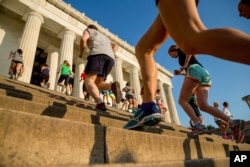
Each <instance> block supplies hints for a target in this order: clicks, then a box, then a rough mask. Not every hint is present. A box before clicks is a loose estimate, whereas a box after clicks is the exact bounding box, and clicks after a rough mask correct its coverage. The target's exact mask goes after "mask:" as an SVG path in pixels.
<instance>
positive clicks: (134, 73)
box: [130, 66, 142, 104]
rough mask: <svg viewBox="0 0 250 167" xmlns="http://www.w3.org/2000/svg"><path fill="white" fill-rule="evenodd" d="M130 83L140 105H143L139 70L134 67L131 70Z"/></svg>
mask: <svg viewBox="0 0 250 167" xmlns="http://www.w3.org/2000/svg"><path fill="white" fill-rule="evenodd" d="M130 83H131V87H132V88H134V90H135V95H136V99H137V100H138V104H140V103H141V101H142V99H141V96H140V92H141V86H140V81H139V68H138V67H135V66H132V67H131V69H130Z"/></svg>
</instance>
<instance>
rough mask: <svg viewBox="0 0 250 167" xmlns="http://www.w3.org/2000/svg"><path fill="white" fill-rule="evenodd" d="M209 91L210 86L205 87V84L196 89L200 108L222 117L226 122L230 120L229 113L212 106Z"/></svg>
mask: <svg viewBox="0 0 250 167" xmlns="http://www.w3.org/2000/svg"><path fill="white" fill-rule="evenodd" d="M208 92H209V87H204V86H200V87H198V88H197V90H196V96H197V102H198V105H199V107H200V109H201V110H202V111H204V112H207V113H208V114H210V115H213V116H215V117H217V118H220V119H222V120H223V121H225V122H228V120H229V119H230V118H229V117H228V116H227V115H225V114H224V113H223V112H221V111H220V110H219V109H217V108H215V107H213V106H210V105H209V104H208Z"/></svg>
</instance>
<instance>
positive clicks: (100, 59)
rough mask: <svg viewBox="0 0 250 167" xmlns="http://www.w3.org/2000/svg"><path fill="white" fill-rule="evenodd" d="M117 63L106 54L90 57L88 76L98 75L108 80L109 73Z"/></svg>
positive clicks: (87, 66) (87, 67)
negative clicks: (90, 74) (91, 74)
mask: <svg viewBox="0 0 250 167" xmlns="http://www.w3.org/2000/svg"><path fill="white" fill-rule="evenodd" d="M114 63H115V61H114V60H113V59H112V58H111V57H109V56H107V55H104V54H98V55H90V56H89V57H88V62H87V65H86V67H85V72H86V74H89V73H96V74H97V76H98V77H103V78H105V79H106V78H107V76H108V74H109V72H110V71H111V69H112V67H113V66H114Z"/></svg>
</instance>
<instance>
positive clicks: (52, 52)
mask: <svg viewBox="0 0 250 167" xmlns="http://www.w3.org/2000/svg"><path fill="white" fill-rule="evenodd" d="M57 50H58V49H56V48H55V47H53V46H49V47H48V48H47V53H48V56H47V60H46V63H47V64H48V65H49V67H50V72H49V74H50V79H49V83H50V88H49V89H51V90H55V88H56V85H57V79H58V78H57V67H58V57H59V53H58V51H57Z"/></svg>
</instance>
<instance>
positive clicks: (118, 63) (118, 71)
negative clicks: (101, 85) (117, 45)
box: [114, 57, 123, 84]
mask: <svg viewBox="0 0 250 167" xmlns="http://www.w3.org/2000/svg"><path fill="white" fill-rule="evenodd" d="M114 80H115V81H118V82H119V83H120V84H121V83H122V82H123V72H122V58H120V57H115V65H114Z"/></svg>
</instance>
